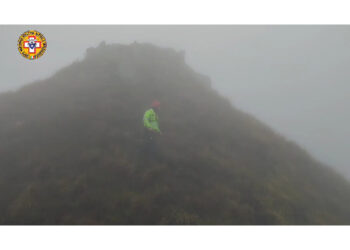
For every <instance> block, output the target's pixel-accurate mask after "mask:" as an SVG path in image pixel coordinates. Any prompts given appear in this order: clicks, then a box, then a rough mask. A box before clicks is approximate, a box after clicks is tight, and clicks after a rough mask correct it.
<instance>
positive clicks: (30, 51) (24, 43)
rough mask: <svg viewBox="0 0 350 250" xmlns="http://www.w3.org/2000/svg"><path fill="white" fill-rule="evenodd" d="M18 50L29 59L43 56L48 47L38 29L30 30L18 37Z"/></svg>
mask: <svg viewBox="0 0 350 250" xmlns="http://www.w3.org/2000/svg"><path fill="white" fill-rule="evenodd" d="M17 46H18V51H19V53H21V55H22V56H24V57H25V58H27V59H29V60H34V59H37V58H39V57H41V56H42V55H43V54H44V53H45V51H46V47H47V43H46V39H45V37H44V35H43V34H41V33H40V32H39V31H36V30H29V31H26V32H24V33H23V34H22V35H20V37H19V39H18V44H17Z"/></svg>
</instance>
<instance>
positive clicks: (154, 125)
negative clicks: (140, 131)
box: [143, 108, 160, 133]
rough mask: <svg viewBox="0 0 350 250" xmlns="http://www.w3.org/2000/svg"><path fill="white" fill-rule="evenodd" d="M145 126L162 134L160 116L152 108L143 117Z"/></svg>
mask: <svg viewBox="0 0 350 250" xmlns="http://www.w3.org/2000/svg"><path fill="white" fill-rule="evenodd" d="M143 125H144V126H145V127H146V128H148V129H150V130H152V131H154V132H158V133H160V129H159V125H158V115H157V114H156V112H154V110H153V109H152V108H151V109H149V110H147V111H146V112H145V114H144V116H143Z"/></svg>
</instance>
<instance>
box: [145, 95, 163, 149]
mask: <svg viewBox="0 0 350 250" xmlns="http://www.w3.org/2000/svg"><path fill="white" fill-rule="evenodd" d="M159 109H160V102H159V101H157V100H154V101H153V102H152V105H151V108H150V109H148V110H146V112H145V114H144V115H143V125H144V128H145V131H144V147H145V148H144V151H145V152H148V153H154V151H155V146H156V145H155V139H156V137H157V136H158V135H161V134H162V132H161V131H160V129H159V123H158V115H157V113H156V112H158V111H159Z"/></svg>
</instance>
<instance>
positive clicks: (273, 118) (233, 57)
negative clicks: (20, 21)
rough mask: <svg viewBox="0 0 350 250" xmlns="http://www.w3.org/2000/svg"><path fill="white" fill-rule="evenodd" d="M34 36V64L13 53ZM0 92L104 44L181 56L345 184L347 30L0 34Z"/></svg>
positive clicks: (62, 29)
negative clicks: (37, 40) (39, 52)
mask: <svg viewBox="0 0 350 250" xmlns="http://www.w3.org/2000/svg"><path fill="white" fill-rule="evenodd" d="M28 29H35V30H38V31H40V32H42V33H43V34H44V36H45V37H46V39H47V43H48V47H47V51H46V53H45V55H44V56H43V57H41V58H40V59H38V60H34V61H29V60H26V59H24V58H23V57H22V56H21V55H20V54H19V53H18V51H17V40H18V37H19V35H20V34H21V33H23V32H24V31H26V30H28ZM0 31H1V36H0V42H1V44H2V53H1V59H0V72H1V84H0V91H2V92H4V91H9V90H15V89H17V88H18V87H20V86H22V85H25V84H28V83H30V82H32V81H34V80H37V79H43V78H46V77H49V76H50V75H52V74H53V73H54V72H55V71H57V70H58V69H60V68H61V67H63V66H65V65H68V64H69V63H71V62H73V61H76V60H79V59H81V58H83V56H84V53H85V50H86V48H88V47H92V46H97V45H98V44H99V43H100V42H101V41H106V43H126V44H128V43H132V42H134V41H137V42H149V43H153V44H156V45H160V46H164V47H172V48H174V49H176V50H184V51H185V52H186V61H187V63H188V64H189V65H191V67H193V68H194V69H195V70H197V71H198V72H200V73H203V74H206V75H208V76H210V78H211V80H212V86H213V87H214V88H215V89H217V90H219V91H220V93H222V94H223V95H224V96H227V97H229V98H230V100H231V101H232V103H233V104H234V105H235V106H237V107H238V108H240V109H242V110H244V111H246V112H248V113H251V114H253V115H254V116H256V117H257V118H259V119H260V120H262V121H263V122H265V123H266V124H268V125H269V126H271V127H272V128H274V129H275V130H276V131H278V132H279V133H281V134H282V135H285V136H286V137H288V138H289V139H291V140H293V141H295V142H297V143H298V144H300V145H301V146H303V147H304V148H305V149H306V150H308V152H310V153H311V154H312V155H313V156H315V157H316V158H317V159H318V160H320V161H322V162H325V163H327V164H329V165H331V166H333V167H334V168H336V169H338V170H340V171H341V172H342V173H344V174H345V175H347V176H348V177H350V147H349V145H350V136H349V135H350V117H349V111H348V107H349V103H350V85H349V80H350V72H349V65H350V50H349V44H350V27H348V26H0Z"/></svg>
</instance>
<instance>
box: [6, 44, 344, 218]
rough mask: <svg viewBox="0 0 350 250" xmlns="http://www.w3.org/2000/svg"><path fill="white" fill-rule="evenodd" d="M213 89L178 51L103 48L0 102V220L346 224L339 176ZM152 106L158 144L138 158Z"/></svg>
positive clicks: (142, 47)
mask: <svg viewBox="0 0 350 250" xmlns="http://www.w3.org/2000/svg"><path fill="white" fill-rule="evenodd" d="M210 85H211V84H210V80H209V78H208V77H206V76H204V75H202V74H198V73H196V72H195V71H194V70H192V69H191V68H190V67H189V66H188V65H187V64H186V63H185V57H184V53H183V52H177V51H175V50H173V49H169V48H160V47H157V46H154V45H151V44H140V43H133V44H130V45H121V44H110V45H106V44H105V43H102V44H100V46H98V47H97V48H90V49H88V50H87V52H86V56H85V58H84V59H83V60H81V61H77V62H74V63H72V64H71V65H69V66H67V67H65V68H63V69H61V70H59V71H58V72H57V73H56V74H54V75H53V76H52V77H50V78H48V79H45V80H42V81H38V82H36V83H33V84H30V85H27V86H24V87H22V88H21V89H20V90H18V91H16V92H13V93H5V94H1V95H0V119H1V120H0V138H1V141H2V142H3V145H2V146H1V148H0V165H1V166H2V167H1V169H0V171H1V173H0V176H1V177H0V186H1V187H2V189H3V190H7V192H6V195H3V196H2V198H1V200H0V211H1V214H2V215H1V216H0V223H1V224H349V223H350V213H349V212H348V211H350V184H349V183H348V182H347V181H346V180H345V179H344V178H342V177H341V176H340V175H339V174H337V173H336V172H335V171H333V170H332V169H330V168H329V167H327V166H325V165H324V164H322V163H320V162H318V161H316V160H315V159H313V158H312V157H311V156H310V155H309V154H308V153H307V152H306V151H304V150H303V149H302V148H300V147H299V146H298V145H297V144H295V143H293V142H290V141H288V140H287V139H286V138H284V137H283V136H281V135H279V134H277V133H276V132H274V131H273V130H272V129H270V128H269V127H268V126H266V125H264V124H263V123H262V122H260V121H259V120H257V119H256V118H254V117H252V116H251V115H249V114H246V113H244V112H242V111H240V110H238V109H236V108H235V107H234V106H232V104H231V102H230V101H229V100H228V99H226V98H224V97H222V96H221V95H220V94H219V93H218V92H217V91H215V90H214V89H212V88H211V86H210ZM153 99H158V100H160V102H161V103H162V106H161V110H160V112H159V116H160V126H161V130H162V131H163V132H164V135H163V136H162V137H160V138H158V147H157V148H158V151H157V154H156V155H154V156H152V157H151V158H150V159H145V158H144V155H143V153H142V150H141V149H142V143H143V142H142V129H143V128H142V115H143V112H144V111H145V110H146V109H147V107H148V105H149V104H150V102H151V101H152V100H153Z"/></svg>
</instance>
